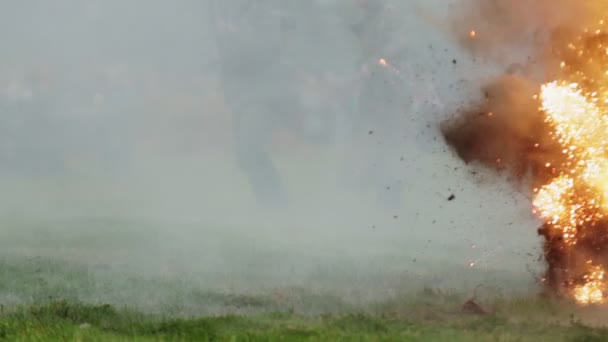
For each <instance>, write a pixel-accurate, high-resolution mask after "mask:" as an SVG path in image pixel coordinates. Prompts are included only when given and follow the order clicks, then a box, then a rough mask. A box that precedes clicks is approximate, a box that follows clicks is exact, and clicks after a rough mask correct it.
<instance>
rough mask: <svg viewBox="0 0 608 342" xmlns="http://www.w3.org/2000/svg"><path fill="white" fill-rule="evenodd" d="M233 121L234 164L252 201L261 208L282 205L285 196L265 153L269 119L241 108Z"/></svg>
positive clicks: (259, 109)
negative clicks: (242, 174)
mask: <svg viewBox="0 0 608 342" xmlns="http://www.w3.org/2000/svg"><path fill="white" fill-rule="evenodd" d="M254 107H257V108H254ZM234 117H235V132H234V134H235V143H236V146H235V148H236V156H237V161H238V164H239V167H240V168H241V170H242V171H243V172H245V174H246V175H247V177H248V179H249V183H250V184H251V187H252V190H253V193H254V195H255V197H256V199H257V200H258V201H259V202H261V203H262V204H264V205H270V206H282V205H284V204H285V203H286V199H287V198H286V197H287V196H286V194H285V190H284V186H283V182H282V180H281V177H280V175H279V172H278V171H277V168H276V166H275V164H274V162H273V160H272V158H271V155H270V152H269V150H268V148H269V144H270V138H271V136H272V129H273V124H274V123H273V122H272V121H273V120H272V119H273V117H272V115H269V114H268V110H267V109H266V108H264V107H260V106H251V107H249V108H241V109H240V110H239V111H238V112H235V113H234Z"/></svg>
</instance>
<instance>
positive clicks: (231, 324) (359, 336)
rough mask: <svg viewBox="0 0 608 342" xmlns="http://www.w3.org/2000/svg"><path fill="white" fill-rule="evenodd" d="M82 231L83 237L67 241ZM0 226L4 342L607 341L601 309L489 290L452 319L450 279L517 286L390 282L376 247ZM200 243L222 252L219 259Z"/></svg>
mask: <svg viewBox="0 0 608 342" xmlns="http://www.w3.org/2000/svg"><path fill="white" fill-rule="evenodd" d="M85 223H86V226H87V227H88V229H76V227H79V226H80V225H81V224H85ZM4 227H5V228H4V229H3V230H2V231H1V232H0V249H1V251H0V304H1V307H0V309H1V312H0V337H1V338H2V339H7V340H40V341H48V340H81V341H90V340H220V341H221V340H227V341H250V340H296V341H297V340H326V341H336V340H344V341H351V340H371V341H378V340H395V341H403V340H414V341H416V340H418V341H494V340H495V341H603V340H606V339H608V329H604V328H601V327H602V326H603V325H604V322H605V319H604V317H605V313H604V311H603V308H597V307H596V308H578V307H576V306H574V305H572V304H570V303H567V302H562V301H558V300H553V299H547V298H541V297H539V296H537V295H536V290H534V289H532V290H531V291H529V292H521V291H520V292H518V293H516V294H513V293H509V292H508V291H504V289H503V290H501V289H500V288H498V287H496V288H495V287H491V286H489V285H488V286H486V287H484V288H482V289H481V290H480V296H479V298H478V299H476V302H477V303H479V304H480V305H481V306H482V307H483V308H484V309H485V310H486V311H488V314H487V315H476V314H470V313H466V312H463V310H462V307H463V303H465V302H466V301H467V300H468V299H470V297H471V292H470V291H467V290H466V289H470V287H468V285H467V282H466V281H462V282H460V283H459V282H457V281H456V280H458V279H461V278H462V275H463V274H468V276H469V277H471V278H472V279H470V280H469V283H470V284H473V283H474V282H478V281H479V282H481V283H484V279H485V280H488V279H493V281H494V282H495V283H496V282H497V283H502V284H504V286H505V287H507V288H508V287H512V286H517V284H520V285H521V284H524V283H522V281H523V280H522V279H524V278H528V277H529V275H527V274H525V272H521V273H520V274H516V273H515V274H513V273H508V272H506V271H500V270H496V271H495V272H494V273H492V272H490V270H487V269H486V270H479V271H478V272H477V273H471V272H472V270H470V269H467V268H464V267H461V268H458V267H459V266H458V265H452V264H450V263H449V262H448V261H447V259H446V258H443V260H442V261H441V262H435V263H433V262H432V260H431V259H429V260H428V261H426V262H425V263H424V264H423V265H421V266H419V271H420V272H418V273H416V272H414V271H415V270H416V266H415V265H416V264H411V265H407V266H406V268H408V269H410V270H412V272H414V273H412V274H411V275H409V276H408V275H403V274H401V273H400V272H399V269H398V268H396V266H395V265H399V264H401V261H402V260H406V259H408V258H410V256H409V255H407V254H406V253H405V252H403V253H405V254H394V253H397V252H394V251H393V250H392V249H390V248H389V247H390V244H386V243H383V244H382V245H383V246H387V249H386V250H385V254H383V255H379V254H378V252H377V251H375V250H373V249H372V250H371V251H367V250H363V249H361V254H362V255H363V257H362V259H370V260H371V261H370V263H368V264H361V263H359V262H358V261H357V260H353V259H352V257H351V256H350V255H346V256H345V257H344V259H341V258H340V257H338V256H336V255H333V254H328V253H327V251H325V252H326V253H325V254H323V253H322V252H323V249H322V248H321V247H319V248H321V249H317V250H310V248H309V246H306V245H304V246H302V245H299V246H295V245H289V244H288V243H287V242H286V241H282V240H281V239H279V238H277V240H276V241H275V243H274V244H273V247H272V248H270V247H268V246H267V247H262V246H257V247H256V245H255V243H253V242H252V241H255V239H253V238H252V236H250V235H247V234H244V233H243V232H239V234H235V232H230V231H206V232H205V234H204V236H207V237H208V238H210V237H213V239H212V241H207V242H206V243H205V242H204V241H203V240H198V239H197V240H196V242H191V244H188V243H186V242H187V241H186V240H184V239H182V238H180V236H182V237H183V236H186V237H190V239H192V238H193V235H192V234H191V233H192V231H191V230H188V229H186V228H180V229H181V230H180V229H178V228H175V230H174V231H172V232H171V234H169V235H167V234H166V232H164V230H163V229H162V228H161V225H156V226H155V225H153V224H150V223H145V222H137V221H114V220H103V219H97V220H93V219H87V220H85V221H79V220H59V221H54V222H53V221H45V222H38V223H36V222H34V221H18V220H16V221H13V222H11V223H10V224H9V223H5V224H4ZM180 232H181V233H180ZM257 233H258V234H259V231H258V232H257ZM237 235H241V236H240V238H237ZM261 238H262V240H265V239H266V237H261ZM207 240H209V239H207ZM281 241H282V242H281ZM161 242H162V243H161ZM368 242H369V243H370V244H371V243H373V241H371V240H370V241H368ZM213 245H219V246H221V249H222V250H223V251H224V252H223V254H222V253H220V254H219V255H220V256H222V258H221V260H219V261H218V260H217V258H218V253H219V251H218V250H212V249H211V247H212V246H213ZM176 246H179V248H176ZM306 251H308V252H306ZM453 252H454V253H455V254H454V255H457V252H458V251H457V250H454V251H453ZM337 254H340V253H337ZM313 256H317V257H318V258H319V259H314V258H313ZM320 259H323V260H324V262H325V263H323V262H322V261H321V260H320ZM302 260H307V261H308V263H303V261H302ZM348 260H350V263H349V262H348ZM282 263H286V264H297V265H299V268H301V269H302V270H300V271H298V270H286V269H284V267H283V266H282ZM239 265H240V266H239ZM273 269H275V270H274V271H272V270H273ZM422 269H425V270H426V273H429V274H435V273H437V274H440V275H442V276H443V277H445V278H447V279H448V280H446V281H444V282H443V283H442V282H439V281H438V280H437V279H438V278H437V277H433V276H431V277H425V276H424V274H426V273H424V272H422V271H421V270H422ZM448 270H451V271H448ZM467 272H468V273H467ZM459 277H460V278H459ZM446 282H448V283H449V282H452V284H453V285H454V289H453V290H449V286H446V285H445V284H446ZM485 283H486V284H487V282H485ZM440 285H441V286H440ZM462 286H464V287H462ZM521 286H524V285H521ZM525 286H528V287H529V285H525ZM525 286H524V287H525Z"/></svg>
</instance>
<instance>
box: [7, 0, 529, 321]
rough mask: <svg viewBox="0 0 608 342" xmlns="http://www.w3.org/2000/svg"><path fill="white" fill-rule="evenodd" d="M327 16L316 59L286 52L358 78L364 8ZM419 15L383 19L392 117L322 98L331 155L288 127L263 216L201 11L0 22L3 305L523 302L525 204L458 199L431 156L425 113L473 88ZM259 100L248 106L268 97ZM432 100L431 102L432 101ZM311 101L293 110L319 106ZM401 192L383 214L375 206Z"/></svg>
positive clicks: (180, 5) (63, 6)
mask: <svg viewBox="0 0 608 342" xmlns="http://www.w3.org/2000/svg"><path fill="white" fill-rule="evenodd" d="M235 4H236V2H235ZM321 5H323V6H324V7H321V13H322V14H323V16H322V17H323V18H324V20H325V21H324V22H323V25H326V26H324V27H325V29H324V31H322V32H324V33H325V36H327V37H331V40H330V41H328V42H325V43H324V44H321V43H313V42H314V39H310V38H301V40H296V39H294V40H291V41H288V42H287V43H288V44H289V47H290V49H291V50H290V51H291V53H292V54H293V56H297V57H298V58H300V59H302V60H303V61H302V60H300V59H298V60H297V62H298V63H303V65H304V64H305V65H306V66H307V68H309V69H307V70H313V69H314V70H324V69H325V70H324V71H327V72H328V73H329V74H332V73H333V74H338V75H340V77H341V78H340V79H341V80H342V82H344V79H347V80H350V79H351V78H352V79H355V80H356V79H357V77H358V75H359V73H360V71H361V70H360V68H359V67H360V65H359V63H360V61H359V60H358V59H359V58H360V57H361V52H359V51H358V50H357V49H358V47H357V38H356V37H354V36H353V34H352V32H351V30H350V23H351V21H357V20H359V19H360V18H361V17H363V14H361V12H360V11H361V8H360V7H358V6H356V4H355V3H354V2H353V3H352V4H351V3H350V2H347V1H336V2H324V3H323V4H321ZM419 5H420V6H423V5H424V6H426V5H428V2H421V3H414V2H397V1H394V2H390V1H389V2H387V3H386V6H387V7H386V9H385V10H384V11H383V12H382V15H390V16H392V18H393V19H395V18H396V20H394V21H392V23H394V26H393V27H390V31H388V32H391V33H392V35H391V38H390V39H391V41H390V42H391V44H390V45H391V49H390V51H391V53H392V51H396V50H399V54H396V55H395V57H392V58H389V57H385V58H387V60H388V62H389V63H391V65H393V66H395V67H396V68H398V69H399V70H401V73H400V76H399V77H398V78H397V80H396V81H395V83H394V84H391V85H390V86H391V87H397V91H396V94H397V95H396V98H394V99H393V101H401V102H402V103H401V104H400V106H402V107H400V111H399V115H397V116H395V117H388V116H386V115H384V113H385V109H386V108H388V104H386V103H381V104H379V105H377V108H376V109H375V110H374V111H372V112H370V113H368V116H365V117H364V118H363V119H364V120H362V121H360V122H364V123H365V124H363V125H360V126H357V125H355V122H354V118H353V116H352V114H349V113H350V112H349V110H350V109H349V108H351V107H352V106H356V105H357V103H356V102H357V101H355V100H354V97H356V96H355V95H353V94H355V93H354V92H351V93H348V92H347V96H341V97H338V95H335V97H334V98H330V100H331V101H333V102H334V103H337V104H340V105H341V106H339V107H341V108H340V111H341V112H340V113H341V114H340V115H337V119H336V122H335V123H336V127H337V128H338V129H336V130H335V132H334V133H332V135H331V139H329V142H328V141H324V140H319V141H312V142H311V141H310V140H305V139H303V138H302V137H301V136H299V135H297V134H295V133H294V130H293V129H292V128H293V126H285V127H281V128H280V129H273V130H272V131H271V132H270V134H271V135H272V136H273V139H272V140H271V141H270V142H269V143H268V147H267V148H268V150H267V151H270V152H269V155H270V156H271V158H272V160H273V162H274V164H275V167H276V170H277V171H278V174H279V175H280V177H281V181H282V183H283V187H284V190H285V193H286V194H287V200H286V201H285V203H284V204H285V205H284V206H283V207H278V208H274V207H266V206H264V205H263V204H261V203H260V202H259V201H258V200H257V199H256V197H255V194H254V192H253V191H252V186H251V183H250V179H249V178H248V176H247V174H246V173H245V172H244V170H243V169H242V168H241V167H240V165H239V162H238V161H237V158H236V157H235V155H236V153H235V149H236V147H235V144H236V143H237V142H236V140H235V137H234V134H236V133H235V129H234V125H233V120H234V118H235V114H234V113H233V111H234V108H233V107H230V106H227V105H226V102H227V99H226V96H225V93H224V92H225V89H224V88H222V86H221V75H220V73H219V72H218V70H219V68H220V64H221V60H220V56H219V53H218V47H217V40H216V38H217V37H216V36H215V34H216V31H215V29H214V28H212V27H210V23H211V22H212V20H211V19H210V15H211V14H210V13H211V12H210V11H209V10H208V7H207V5H206V2H200V1H185V0H184V1H180V2H177V3H173V4H169V3H168V2H164V1H146V2H145V4H144V3H143V2H131V3H124V2H119V1H87V2H75V1H68V0H65V1H55V2H53V3H50V2H42V1H31V2H28V3H27V4H26V2H19V3H18V4H17V2H10V3H9V2H7V3H4V4H3V5H1V7H2V11H0V13H1V14H0V15H2V16H3V18H2V23H3V25H4V27H5V29H3V30H1V31H0V32H1V33H0V35H2V40H3V44H4V45H5V48H4V49H3V50H5V51H6V54H3V57H2V61H1V63H2V67H1V69H2V73H1V76H0V81H1V82H2V83H1V89H2V102H3V104H2V108H3V109H2V110H3V112H4V113H3V116H2V117H3V120H4V121H5V122H4V123H3V124H2V128H1V129H2V130H3V133H2V137H1V138H2V146H0V149H1V150H2V176H1V177H0V184H2V188H3V191H2V192H1V195H0V203H1V206H0V212H2V226H3V227H4V228H2V230H0V234H1V239H0V241H1V244H2V268H3V269H4V270H6V272H7V274H9V273H8V272H9V271H10V272H12V273H11V274H20V272H22V274H23V278H18V277H14V278H12V279H15V281H12V280H6V279H5V278H3V280H2V282H3V285H4V286H2V287H1V290H0V291H1V293H0V296H1V297H2V298H3V299H4V301H5V302H7V303H18V302H23V301H26V302H27V301H36V300H46V299H48V298H49V297H53V298H62V297H66V298H69V299H80V300H84V301H92V302H109V303H112V304H118V305H126V306H137V307H141V308H144V309H150V310H161V309H165V308H167V307H187V306H188V302H190V301H191V299H192V298H193V297H192V296H194V295H193V293H194V294H196V293H198V294H201V293H202V294H203V295H202V297H204V298H206V299H205V300H207V302H206V304H205V303H203V304H205V305H203V304H201V305H199V306H196V303H200V302H196V301H193V303H195V304H192V305H190V306H189V309H188V310H192V312H195V311H197V312H200V311H205V310H207V311H215V312H218V311H222V310H228V309H226V308H225V307H223V306H222V303H221V301H217V303H216V304H217V305H215V306H214V305H211V304H213V303H215V302H213V300H210V301H209V300H208V299H209V296H210V295H209V293H222V294H228V295H235V296H236V295H252V296H264V295H268V296H271V295H272V296H275V297H272V298H283V297H286V298H292V299H291V300H292V302H296V305H295V306H296V307H297V308H300V309H302V310H307V309H310V310H313V309H314V310H317V311H318V310H321V311H322V310H332V308H331V306H329V307H328V305H327V303H333V302H332V301H328V300H317V301H316V302H315V301H312V300H311V299H310V298H312V297H315V298H327V297H324V296H329V297H331V298H334V299H335V302H336V303H338V302H341V303H342V302H347V303H350V304H352V303H358V304H366V303H369V302H372V301H377V300H381V299H387V298H392V297H394V296H397V295H400V294H402V293H414V292H415V291H416V290H417V289H420V288H422V287H424V286H428V287H436V288H441V289H446V290H453V291H459V292H463V293H469V292H470V291H472V289H473V288H474V287H475V286H477V285H478V284H480V283H483V284H485V285H486V287H485V288H486V289H492V290H491V291H492V292H493V293H502V292H513V291H518V292H524V293H527V292H528V291H535V289H536V287H535V283H534V281H535V279H534V278H533V277H531V276H530V274H529V273H528V272H527V270H526V265H530V266H531V267H532V268H535V267H537V263H536V262H535V260H536V256H537V255H538V253H540V252H539V251H538V250H537V249H536V248H537V245H538V240H537V238H536V236H535V231H534V226H535V223H534V222H533V220H532V218H531V215H530V214H529V209H528V208H527V206H526V205H525V204H522V203H524V202H525V201H520V200H521V196H520V195H518V194H514V193H513V192H512V191H511V190H510V188H509V187H508V186H506V185H505V186H504V187H499V188H481V189H480V188H477V187H475V186H473V185H472V184H471V177H470V176H471V175H470V173H469V170H467V169H466V168H463V167H462V165H461V162H460V161H458V160H456V159H455V158H453V156H452V155H451V154H450V153H449V151H447V149H446V148H445V147H444V146H443V142H442V141H441V135H440V132H438V130H437V124H438V122H440V121H441V119H442V118H443V117H442V112H441V111H440V110H439V109H438V108H436V107H433V106H432V105H431V106H429V105H427V104H428V103H433V102H435V103H437V102H441V104H442V105H443V106H444V107H445V108H451V107H455V106H458V105H461V102H462V99H463V98H468V97H467V95H466V94H469V93H471V92H472V91H474V90H475V89H477V88H476V84H478V83H479V82H480V81H479V80H480V79H483V78H484V77H487V76H488V71H487V70H485V71H483V72H481V71H479V69H480V68H479V67H478V66H476V65H475V64H474V63H473V61H472V59H471V58H470V55H469V54H468V52H466V51H462V50H461V49H460V48H459V47H458V46H455V44H453V40H452V39H446V37H445V36H444V35H442V34H441V32H439V30H438V28H437V27H435V26H433V25H429V23H428V22H427V21H425V20H423V18H421V17H419V16H418V15H417V13H419V12H417V11H415V10H414V9H415V6H419ZM447 5H448V3H446V2H440V1H438V2H437V8H438V10H439V9H443V10H446V11H447ZM277 6H278V5H277ZM307 10H310V8H309V9H307ZM276 12H277V13H281V11H276ZM273 13H274V12H273ZM295 13H297V14H298V15H301V16H304V15H305V12H304V11H299V12H298V11H296V12H295ZM314 13H315V12H313V14H314ZM291 15H292V16H293V15H294V14H293V12H292V13H291ZM442 15H443V14H442ZM295 19H298V20H296V21H297V22H299V23H302V22H304V23H306V22H307V18H303V17H302V18H298V17H297V16H296V18H295ZM287 24H289V23H287ZM286 27H288V28H289V27H293V25H286ZM296 27H297V26H296ZM315 37H318V35H315ZM261 39H264V38H263V37H262V38H261ZM269 39H270V38H269ZM394 47H397V48H394ZM393 48H394V49H393ZM380 57H384V56H379V58H380ZM295 60H296V59H295V57H294V59H293V60H292V61H295ZM294 63H295V62H294ZM345 65H346V66H347V67H345ZM327 69H329V70H327ZM234 80H236V81H237V82H238V81H239V80H240V79H239V78H238V77H236V78H235V79H234ZM273 81H277V82H278V81H281V80H280V79H278V80H276V79H275V80H273ZM268 82H270V80H266V81H259V82H258V83H256V84H255V86H253V87H251V88H250V89H248V91H251V94H254V93H256V92H264V91H266V92H267V93H266V94H268V93H270V94H272V91H270V92H269V91H268V89H276V87H275V88H266V87H269V84H268ZM513 82H518V81H516V80H513ZM522 82H523V81H522ZM354 83H356V82H354ZM380 83H382V82H380ZM523 83H525V82H523ZM312 84H314V82H313V83H312ZM381 86H382V87H385V86H386V85H381ZM432 87H434V88H435V89H431V88H432ZM421 89H423V90H422V91H421ZM313 90H314V87H313ZM433 90H434V91H435V94H438V96H439V97H441V99H440V100H441V101H438V100H437V99H431V98H427V97H426V96H427V95H429V94H432V93H433ZM300 91H301V90H300ZM306 91H308V92H309V93H306V95H310V96H308V97H307V99H312V100H310V101H308V102H306V103H312V104H314V103H318V101H322V100H319V99H320V98H323V97H322V96H319V93H314V92H313V93H312V94H311V93H310V92H312V90H310V89H309V90H306ZM256 94H257V93H256ZM327 94H332V96H334V95H333V94H334V93H330V92H327V93H326V94H321V95H327ZM279 95H280V93H279ZM256 96H257V95H256ZM290 106H291V107H290ZM522 106H523V104H522ZM287 107H288V109H293V110H294V111H295V109H296V105H295V104H294V103H288V104H287ZM416 108H417V109H416ZM5 114H6V115H5ZM279 118H280V115H279ZM385 120H386V121H385ZM254 123H255V121H254ZM312 126H313V127H314V124H313V125H312ZM246 127H250V128H251V129H250V130H248V131H251V132H253V131H255V130H256V129H262V128H264V127H262V128H260V126H258V125H252V126H246ZM296 127H298V126H297V124H296ZM353 127H357V129H354V128H353ZM391 128H392V129H395V131H391V130H390V129H391ZM264 129H265V128H264ZM516 129H517V130H521V131H522V132H519V131H518V133H517V134H520V135H525V134H526V133H525V130H526V129H527V127H516ZM387 131H389V132H391V134H394V136H391V137H390V139H389V138H388V137H386V136H385V132H387ZM344 132H346V133H344ZM395 137H396V138H395ZM387 151H388V152H387ZM379 152H381V153H382V158H379V157H378V153H379ZM254 161H255V159H254ZM378 175H379V176H378ZM372 177H376V178H374V179H375V180H374V181H370V179H371V178H372ZM378 178H380V181H378ZM364 182H365V183H369V184H371V185H369V186H368V187H363V186H359V184H360V183H364ZM386 184H389V185H386ZM380 187H381V188H380ZM398 187H399V188H400V190H399V191H401V192H402V194H401V196H402V199H401V202H399V203H398V205H394V206H383V205H382V204H381V203H379V201H378V200H377V198H378V196H381V195H382V194H384V193H386V192H388V193H390V192H391V191H398V190H397V189H398ZM452 195H453V196H452ZM449 199H452V200H449ZM17 279H20V283H21V282H22V283H26V284H28V286H26V287H22V286H20V285H19V286H18V285H17V282H16V281H17ZM301 293H306V294H307V295H306V296H304V295H302V296H301V297H299V296H300V295H299V294H301ZM211 297H213V296H211ZM151 298H155V299H154V300H151ZM213 298H216V297H213ZM294 298H295V299H294ZM298 298H300V299H298ZM273 300H274V299H273ZM210 302H213V303H211V304H209V303H210ZM309 302H314V303H315V304H314V305H312V304H311V305H312V306H314V308H312V309H311V307H310V306H307V305H308V304H307V303H309ZM193 307H194V308H193ZM177 310H178V311H179V310H180V309H177ZM184 310H186V309H184ZM230 310H234V308H233V307H230ZM186 311H187V310H186Z"/></svg>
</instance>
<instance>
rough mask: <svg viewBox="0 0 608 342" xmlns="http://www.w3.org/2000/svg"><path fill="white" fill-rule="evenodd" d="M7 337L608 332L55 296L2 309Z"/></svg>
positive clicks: (427, 337)
mask: <svg viewBox="0 0 608 342" xmlns="http://www.w3.org/2000/svg"><path fill="white" fill-rule="evenodd" d="M0 337H1V338H2V339H6V340H40V341H52V340H82V341H93V340H172V341H175V340H187V341H195V340H196V341H211V340H213V341H268V340H271V341H272V340H274V341H279V340H281V341H283V340H288V341H318V340H321V341H353V340H357V341H605V340H606V339H608V330H606V329H600V328H591V327H587V326H584V325H582V324H580V323H577V322H570V323H569V324H558V323H545V324H537V323H533V322H520V323H513V322H511V321H510V320H509V319H508V318H506V317H503V316H501V315H500V314H499V315H490V316H487V317H463V316H462V315H454V317H449V318H448V317H444V318H443V319H437V320H434V321H425V320H416V319H411V318H410V319H405V318H403V317H399V316H398V315H378V314H357V313H352V314H346V315H321V316H301V315H297V314H293V313H281V314H265V315H254V316H217V317H204V318H192V319H163V318H162V317H158V316H147V315H143V314H140V313H135V312H130V311H124V310H117V309H115V308H113V307H111V306H108V305H99V306H94V305H85V304H79V303H68V302H66V301H54V302H51V303H48V304H45V305H32V306H27V307H19V308H16V309H15V310H12V311H11V312H9V313H3V314H1V315H0Z"/></svg>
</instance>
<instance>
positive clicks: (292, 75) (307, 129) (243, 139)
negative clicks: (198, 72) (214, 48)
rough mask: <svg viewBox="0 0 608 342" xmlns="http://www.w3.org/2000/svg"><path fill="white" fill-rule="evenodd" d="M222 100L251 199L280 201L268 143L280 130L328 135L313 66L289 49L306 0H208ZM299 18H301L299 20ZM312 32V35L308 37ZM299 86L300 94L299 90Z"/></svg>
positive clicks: (311, 137) (307, 8) (307, 12)
mask: <svg viewBox="0 0 608 342" xmlns="http://www.w3.org/2000/svg"><path fill="white" fill-rule="evenodd" d="M210 4H211V6H212V12H213V14H214V19H215V28H216V35H217V45H218V50H219V57H220V59H221V83H222V87H223V93H224V100H225V103H226V105H227V107H228V108H229V110H230V111H231V113H232V115H233V122H234V136H235V145H236V156H237V161H238V165H239V167H240V168H241V169H242V170H243V171H244V172H245V173H246V175H247V176H248V178H249V182H250V184H251V186H252V188H253V192H254V194H255V196H256V198H257V200H258V201H260V202H261V203H263V204H266V205H270V206H278V205H284V204H285V203H286V200H287V195H286V192H285V188H284V185H283V182H282V179H281V177H280V175H279V173H278V171H277V169H276V166H275V164H274V162H273V160H272V157H271V154H270V151H269V148H270V145H271V143H272V138H273V133H274V132H275V131H276V130H277V129H278V128H287V129H288V130H289V131H291V132H292V133H294V134H296V135H298V136H299V137H301V138H304V139H306V140H307V141H309V142H319V143H327V142H328V141H330V140H331V135H332V132H331V128H332V125H331V122H332V120H331V116H330V115H329V114H328V112H329V111H330V109H328V107H327V106H326V104H327V103H328V101H327V99H326V98H325V96H326V95H327V94H323V91H322V89H323V88H322V87H320V86H318V84H316V82H317V81H319V80H320V79H323V81H325V80H324V78H323V77H319V74H321V72H318V71H319V70H314V68H312V67H311V65H307V64H306V63H303V61H302V60H299V59H298V58H297V57H296V55H297V54H298V51H297V49H298V47H301V46H303V44H302V42H301V41H299V39H302V38H303V37H305V36H306V35H307V34H308V33H309V31H307V30H306V29H304V27H302V26H299V25H302V24H304V25H305V26H306V25H308V27H310V26H311V24H310V23H305V21H306V20H307V19H313V18H314V10H315V5H314V4H313V2H299V1H293V2H292V1H281V0H260V1H251V0H212V1H211V2H210ZM302 18H306V19H302ZM310 38H312V37H310ZM306 90H314V91H312V92H311V91H308V92H306V95H307V96H303V94H304V93H303V92H305V91H306Z"/></svg>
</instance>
